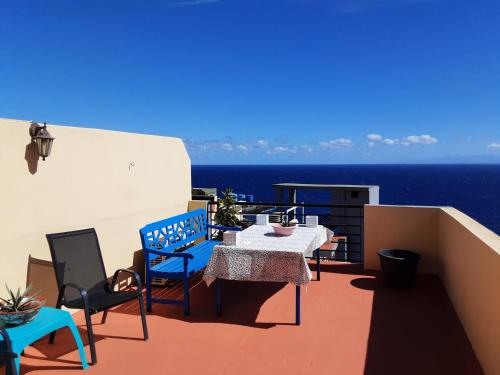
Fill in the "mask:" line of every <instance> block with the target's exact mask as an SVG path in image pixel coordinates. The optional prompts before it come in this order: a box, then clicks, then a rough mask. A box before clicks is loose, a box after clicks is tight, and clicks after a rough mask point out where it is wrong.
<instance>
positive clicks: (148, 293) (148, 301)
mask: <svg viewBox="0 0 500 375" xmlns="http://www.w3.org/2000/svg"><path fill="white" fill-rule="evenodd" d="M151 305H152V304H151V276H150V275H149V272H147V271H146V310H147V312H149V313H150V312H151V311H152V310H153V309H152V306H151Z"/></svg>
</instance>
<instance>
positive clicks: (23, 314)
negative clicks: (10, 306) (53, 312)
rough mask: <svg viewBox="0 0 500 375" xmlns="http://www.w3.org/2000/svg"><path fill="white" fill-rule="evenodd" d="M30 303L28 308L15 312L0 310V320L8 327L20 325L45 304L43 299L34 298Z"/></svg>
mask: <svg viewBox="0 0 500 375" xmlns="http://www.w3.org/2000/svg"><path fill="white" fill-rule="evenodd" d="M31 304H32V307H31V308H30V309H28V310H23V311H16V312H7V311H0V321H1V322H3V323H4V324H5V325H6V326H10V327H15V326H20V325H23V324H26V323H28V322H31V321H32V320H33V319H34V318H35V316H36V314H38V312H39V311H40V309H41V308H42V307H43V306H44V305H45V299H43V298H40V299H36V300H35V301H33V302H32V303H31Z"/></svg>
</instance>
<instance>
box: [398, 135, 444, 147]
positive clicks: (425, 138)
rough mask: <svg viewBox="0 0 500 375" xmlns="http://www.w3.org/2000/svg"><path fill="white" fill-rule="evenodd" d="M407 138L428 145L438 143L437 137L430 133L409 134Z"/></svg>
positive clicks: (412, 141) (409, 140)
mask: <svg viewBox="0 0 500 375" xmlns="http://www.w3.org/2000/svg"><path fill="white" fill-rule="evenodd" d="M405 140H406V141H408V142H410V143H422V144H426V145H430V144H433V143H438V141H437V139H436V138H434V137H432V136H431V135H429V134H422V135H409V136H408V137H406V138H405Z"/></svg>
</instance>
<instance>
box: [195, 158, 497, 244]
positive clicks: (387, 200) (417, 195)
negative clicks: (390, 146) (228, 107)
mask: <svg viewBox="0 0 500 375" xmlns="http://www.w3.org/2000/svg"><path fill="white" fill-rule="evenodd" d="M191 170H192V185H193V187H216V188H217V189H218V191H219V192H220V191H222V190H223V189H225V188H227V187H231V188H233V190H234V191H235V192H236V193H242V194H253V195H254V199H255V201H261V202H274V201H275V200H276V197H275V191H274V189H273V187H272V184H274V183H280V182H298V183H321V184H355V185H358V184H359V185H364V184H366V185H379V186H380V203H381V204H397V205H422V206H453V207H455V208H457V209H459V210H460V211H462V212H464V213H466V214H467V215H469V216H471V217H472V218H474V219H475V220H477V221H478V222H480V223H481V224H483V225H484V226H486V227H487V228H489V229H491V230H492V231H494V232H496V233H497V234H500V165H499V164H477V165H471V164H463V165H460V164H450V165H441V164H437V165H387V164H384V165H193V166H192V169H191ZM328 197H329V195H328V194H327V193H325V192H321V191H303V192H301V191H299V192H298V193H297V200H298V201H299V202H306V203H325V204H329V199H328Z"/></svg>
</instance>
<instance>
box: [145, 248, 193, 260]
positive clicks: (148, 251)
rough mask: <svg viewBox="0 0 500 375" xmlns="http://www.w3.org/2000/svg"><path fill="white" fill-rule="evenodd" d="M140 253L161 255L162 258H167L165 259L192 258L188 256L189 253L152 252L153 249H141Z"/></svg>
mask: <svg viewBox="0 0 500 375" xmlns="http://www.w3.org/2000/svg"><path fill="white" fill-rule="evenodd" d="M142 251H145V252H147V253H151V254H156V255H162V256H164V257H167V258H171V257H174V258H175V257H177V258H188V259H193V258H194V256H193V254H189V253H167V252H165V251H159V250H153V249H142Z"/></svg>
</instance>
